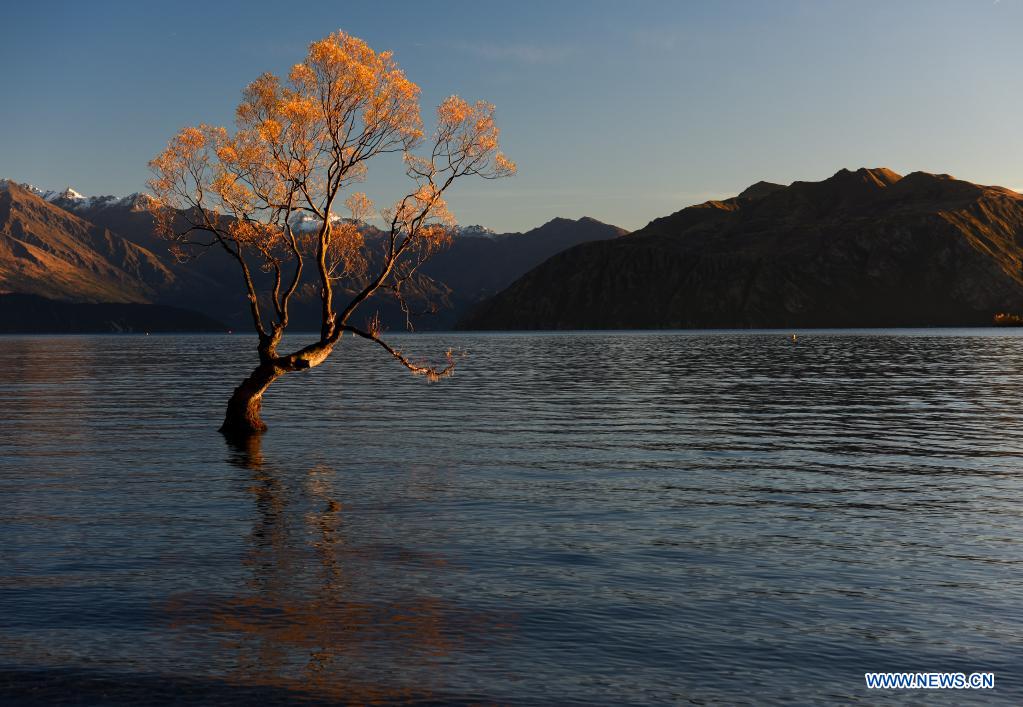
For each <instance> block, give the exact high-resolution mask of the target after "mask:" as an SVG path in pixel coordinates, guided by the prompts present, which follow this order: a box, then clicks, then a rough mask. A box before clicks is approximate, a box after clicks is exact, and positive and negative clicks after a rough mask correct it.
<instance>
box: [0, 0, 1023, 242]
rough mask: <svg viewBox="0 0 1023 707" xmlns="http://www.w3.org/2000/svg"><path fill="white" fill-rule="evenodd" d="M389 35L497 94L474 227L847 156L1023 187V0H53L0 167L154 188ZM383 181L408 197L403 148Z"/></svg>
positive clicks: (30, 31) (649, 208)
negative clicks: (293, 87) (494, 139)
mask: <svg viewBox="0 0 1023 707" xmlns="http://www.w3.org/2000/svg"><path fill="white" fill-rule="evenodd" d="M339 28H340V29H344V30H345V31H347V32H349V33H351V34H355V35H357V36H360V37H362V38H363V39H365V40H366V41H367V42H369V43H370V45H371V46H373V47H374V48H375V49H378V50H379V49H391V50H393V51H394V52H395V55H396V57H397V59H398V61H399V62H400V63H401V64H402V66H403V67H404V69H405V71H406V73H407V74H408V75H409V77H410V78H411V79H412V80H414V81H416V82H417V83H419V84H420V86H421V87H422V88H423V108H424V115H428V114H429V112H430V111H431V109H432V107H433V106H434V105H435V104H436V103H437V102H438V101H439V100H441V99H442V98H443V97H445V96H447V95H449V94H451V93H457V94H459V95H461V96H463V97H465V98H469V99H476V98H485V99H487V100H490V101H492V102H493V103H495V104H496V105H497V109H498V119H499V122H500V124H501V126H502V144H503V147H504V149H505V151H506V152H507V153H508V155H509V156H510V157H511V158H512V159H514V160H516V161H517V162H518V164H519V169H520V171H519V174H518V175H517V176H516V177H514V178H512V179H508V180H500V181H496V182H483V181H477V182H467V183H463V184H461V185H459V186H458V187H457V189H458V190H457V192H456V193H455V194H454V195H453V197H452V199H451V202H452V207H453V209H454V211H455V214H456V216H457V217H458V219H459V221H460V222H462V223H466V224H468V223H482V224H485V225H489V226H491V227H493V228H496V229H497V230H500V231H511V230H524V229H528V228H531V227H533V226H536V225H539V224H541V223H543V222H545V221H547V220H549V219H550V218H553V217H555V216H565V217H571V218H576V217H579V216H583V215H589V216H593V217H595V218H599V219H601V220H603V221H607V222H611V223H615V224H618V225H621V226H624V227H626V228H637V227H640V226H642V225H643V224H645V223H646V222H648V221H649V220H651V219H653V218H656V217H658V216H662V215H665V214H667V213H670V212H673V211H676V210H678V209H680V208H682V207H684V206H686V205H689V204H693V203H697V202H700V201H704V200H706V199H708V198H718V197H725V196H730V195H734V194H735V193H737V192H739V191H740V190H741V189H743V188H744V187H746V186H747V185H749V184H751V183H753V182H755V181H758V180H760V179H766V180H770V181H776V182H783V183H788V182H790V181H793V180H796V179H821V178H824V177H827V176H829V175H830V174H832V173H834V172H835V171H837V170H838V169H839V168H841V167H849V168H856V167H861V166H868V167H877V166H886V167H890V168H892V169H894V170H896V171H897V172H900V173H907V172H910V171H914V170H918V169H922V170H926V171H932V172H947V173H950V174H953V175H956V176H958V177H961V178H963V179H969V180H970V181H975V182H979V183H984V184H1000V185H1004V186H1010V187H1014V188H1020V189H1023V129H1021V126H1023V79H1021V75H1023V74H1021V70H1023V40H1021V39H1020V38H1021V37H1023V0H998V1H992V0H958V1H942V0H931V1H922V2H909V1H905V2H893V1H876V2H875V1H870V0H862V1H859V2H837V1H836V2H830V1H828V0H819V1H815V2H810V1H806V2H801V1H787V0H777V1H771V2H766V1H763V0H757V1H753V2H733V1H729V0H721V1H719V2H710V1H709V0H708V1H707V2H683V1H681V0H679V1H667V2H653V1H650V2H643V1H638V2H628V3H627V2H620V1H618V2H601V1H592V2H582V1H580V2H568V1H565V2H526V1H518V2H502V3H497V2H485V1H479V2H457V1H455V2H437V3H405V2H358V1H349V2H341V1H335V2H316V1H313V0H310V1H306V2H300V3H283V2H272V3H271V2H258V1H250V2H237V3H235V2H215V1H213V0H207V1H206V2H174V3H140V2H137V0H136V1H135V2H130V3H129V2H124V3H121V2H102V1H97V2H81V1H80V0H78V1H77V2H69V3H63V2H48V3H17V4H8V6H6V7H5V8H4V10H3V20H2V23H0V65H2V66H3V67H4V77H5V78H4V82H3V96H2V98H0V176H5V177H10V178H13V179H16V180H19V181H28V182H32V183H34V184H36V185H38V186H41V187H46V188H62V187H64V186H67V185H69V184H70V185H72V186H74V187H75V188H76V189H78V190H79V191H81V192H84V193H87V194H105V193H113V194H125V193H129V192H132V191H138V190H140V189H141V188H142V185H143V183H144V181H145V179H146V178H147V177H148V170H147V168H146V163H147V161H148V160H149V159H150V158H151V157H152V156H153V155H154V154H156V153H157V152H158V151H159V150H160V149H161V148H162V146H163V145H164V144H165V143H166V141H167V138H168V137H169V136H170V135H171V134H172V133H173V132H175V131H176V130H177V129H178V128H180V127H182V126H184V125H190V124H195V123H199V122H208V123H214V124H224V125H230V124H231V122H232V120H233V110H234V107H235V105H236V104H237V102H238V99H239V96H240V91H241V89H242V87H243V86H244V85H245V84H246V83H248V82H249V81H251V80H252V79H253V78H255V77H256V76H257V75H259V74H260V73H261V72H263V71H267V70H269V71H274V72H278V73H281V72H286V71H287V69H288V67H290V66H291V65H292V64H294V63H296V62H298V61H300V60H301V59H302V57H303V55H304V52H305V48H306V46H307V45H308V43H309V42H310V41H313V40H315V39H319V38H321V37H323V36H325V35H327V34H329V33H330V32H331V31H333V30H336V29H339ZM376 170H377V171H376V172H375V173H374V174H373V175H372V176H371V179H370V180H369V182H368V183H367V184H366V185H365V190H366V191H367V192H369V194H370V196H371V197H373V198H374V199H375V200H376V201H377V202H378V203H380V204H385V203H388V202H390V201H392V200H393V199H394V198H395V197H396V196H398V190H400V189H401V188H402V187H403V186H404V184H403V182H402V177H401V174H400V170H399V169H398V165H397V164H395V163H393V162H382V163H381V164H379V165H377V166H376Z"/></svg>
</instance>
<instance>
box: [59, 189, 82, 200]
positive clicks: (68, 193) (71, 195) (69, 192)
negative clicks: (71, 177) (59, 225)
mask: <svg viewBox="0 0 1023 707" xmlns="http://www.w3.org/2000/svg"><path fill="white" fill-rule="evenodd" d="M84 198H85V196H84V195H82V194H79V193H78V192H76V191H75V190H74V189H72V188H71V187H68V188H67V189H65V190H64V191H62V192H61V193H60V194H57V196H55V197H54V199H53V200H54V201H56V200H57V199H74V200H75V201H78V200H80V199H84Z"/></svg>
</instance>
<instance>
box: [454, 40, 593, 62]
mask: <svg viewBox="0 0 1023 707" xmlns="http://www.w3.org/2000/svg"><path fill="white" fill-rule="evenodd" d="M448 46H449V47H451V48H452V49H454V50H456V51H459V52H463V53H465V54H471V55H472V56H475V57H478V58H480V59H486V60H488V61H511V62H515V63H518V64H556V63H558V62H561V61H564V60H565V59H567V58H568V57H570V56H572V54H574V53H575V48H574V47H572V46H569V45H561V44H559V45H540V44H527V43H520V42H449V43H448Z"/></svg>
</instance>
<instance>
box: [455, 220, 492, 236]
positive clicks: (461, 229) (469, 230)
mask: <svg viewBox="0 0 1023 707" xmlns="http://www.w3.org/2000/svg"><path fill="white" fill-rule="evenodd" d="M455 233H456V234H457V235H459V236H481V237H485V238H491V237H493V236H495V235H497V234H496V233H495V232H494V229H492V228H487V227H486V226H481V225H479V224H478V223H477V224H473V225H472V226H455Z"/></svg>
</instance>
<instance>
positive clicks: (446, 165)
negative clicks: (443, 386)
mask: <svg viewBox="0 0 1023 707" xmlns="http://www.w3.org/2000/svg"><path fill="white" fill-rule="evenodd" d="M418 99H419V87H418V86H416V84H414V83H412V82H411V81H409V80H408V79H407V78H406V77H405V74H404V72H403V71H402V70H401V69H400V68H398V65H397V64H396V63H395V61H394V59H393V58H392V56H391V54H390V52H381V53H377V52H375V51H373V50H372V49H371V48H370V47H369V46H367V45H366V43H365V42H363V41H362V40H360V39H358V38H356V37H352V36H349V35H347V34H345V33H343V32H338V33H335V34H331V35H330V36H329V37H327V38H325V39H323V40H320V41H318V42H314V43H313V44H311V45H310V47H309V53H308V55H307V56H306V59H305V61H303V62H302V63H301V64H296V65H295V66H294V67H293V68H292V70H291V72H290V74H289V76H288V78H287V80H286V81H282V80H281V79H279V78H278V77H276V76H274V75H273V74H269V73H268V74H263V75H262V76H260V77H259V78H258V79H256V80H255V81H254V82H253V83H252V84H250V85H249V86H248V87H247V88H246V89H245V92H244V95H243V100H242V102H241V104H240V105H239V106H238V110H237V116H236V119H237V120H236V122H237V130H236V131H235V132H234V133H233V134H231V133H229V132H228V131H227V130H225V129H224V128H219V127H212V126H209V125H200V126H198V127H190V128H185V129H184V130H182V131H181V132H179V133H178V134H177V135H175V136H174V137H173V138H172V139H171V141H170V143H169V144H168V146H167V149H166V150H164V151H163V152H162V153H161V154H160V155H158V156H157V157H156V158H155V159H154V160H153V161H152V162H151V163H150V167H151V169H152V171H153V174H154V177H153V178H152V179H151V180H150V182H149V186H150V188H151V189H152V190H153V193H154V195H155V199H154V200H153V201H152V207H151V208H152V211H153V215H154V217H155V221H156V227H157V231H158V233H159V234H160V235H162V236H163V237H165V238H167V239H169V240H170V241H171V242H172V245H171V249H172V251H173V252H175V254H176V255H178V256H179V257H181V258H188V257H194V256H195V255H197V254H199V253H202V252H204V251H206V250H209V249H215V250H223V251H225V252H226V254H227V257H230V258H233V259H234V260H235V261H236V262H237V264H238V268H239V273H240V277H239V283H240V285H241V286H242V287H244V290H245V295H246V297H247V298H248V303H249V309H250V310H251V314H252V323H253V325H254V327H255V330H256V333H257V334H258V335H259V343H258V346H257V351H258V353H259V365H258V366H257V367H256V368H255V370H253V371H252V374H251V375H249V377H248V378H246V379H245V380H244V381H242V383H241V385H239V386H238V387H237V388H236V389H235V390H234V393H233V394H232V395H231V398H230V400H229V401H228V404H227V414H226V416H225V418H224V424H223V426H222V427H221V431H222V432H224V433H225V434H229V435H233V436H239V435H240V436H244V435H251V434H254V433H258V432H262V431H263V430H265V429H266V425H265V424H264V423H263V421H262V419H261V418H260V408H261V402H262V396H263V393H264V392H265V391H266V390H267V388H268V387H269V386H270V384H271V383H273V382H274V381H275V380H277V379H278V378H280V377H281V376H283V375H284V374H286V373H291V372H294V371H304V370H307V369H310V368H313V367H315V366H318V365H320V364H321V363H323V361H324V360H326V358H327V357H328V356H330V354H331V353H332V352H333V350H334V348H335V346H337V344H338V342H339V341H340V339H341V336H342V335H343V334H344V333H345V332H351V333H352V334H353V335H356V336H360V337H362V338H364V339H368V340H370V341H372V342H375V343H377V344H379V345H380V346H381V347H382V348H383V349H384V350H385V351H387V353H388V354H390V355H391V356H393V357H394V358H395V359H397V360H398V361H399V362H400V363H401V364H403V365H404V366H405V367H406V368H408V369H409V370H410V371H412V372H413V373H416V374H420V375H425V376H427V377H429V378H430V379H437V378H440V377H443V376H446V375H449V374H450V373H451V371H452V367H453V365H454V362H453V359H452V357H451V353H450V352H448V353H447V360H446V363H445V364H444V365H443V366H432V365H428V364H423V363H416V362H414V361H412V360H410V359H408V358H407V357H406V356H404V355H403V354H402V353H401V352H399V351H398V350H396V349H394V348H393V347H392V346H390V345H389V344H388V343H386V342H385V341H384V340H383V339H381V337H380V327H379V325H378V324H377V323H375V322H377V321H378V319H377V318H376V317H374V318H373V319H371V320H370V321H369V324H368V325H367V326H365V327H361V328H360V327H359V326H355V325H353V324H351V323H350V322H351V321H352V317H353V315H354V314H355V313H356V311H357V310H358V309H359V307H360V306H361V305H364V304H365V303H366V302H367V300H369V299H370V298H371V297H373V296H374V295H375V294H378V293H385V294H389V295H391V296H393V297H395V298H396V300H397V302H398V303H399V304H400V305H401V307H402V309H403V311H404V312H405V314H406V316H407V315H408V314H409V307H408V304H407V303H406V300H405V296H404V294H403V292H404V291H403V286H405V285H410V286H413V285H414V282H415V280H414V278H417V277H419V276H418V274H417V272H418V269H419V267H420V266H421V265H422V264H423V263H424V262H425V261H426V260H427V259H428V258H430V256H431V255H432V254H434V253H436V252H437V251H438V250H439V249H441V248H443V247H444V246H446V245H447V244H448V243H450V240H451V238H452V226H453V223H454V222H453V219H452V217H451V214H450V213H449V212H448V209H447V207H446V205H445V201H444V193H445V191H447V189H448V187H450V186H451V185H452V183H454V181H455V180H457V179H459V178H460V177H467V176H469V177H472V176H475V177H483V178H485V179H494V178H497V177H504V176H509V175H511V174H513V173H514V172H515V165H514V163H512V162H510V161H508V160H507V159H505V157H504V156H503V155H502V154H501V153H500V152H499V151H498V129H497V126H496V124H495V123H494V116H493V113H494V107H493V106H492V105H491V104H489V103H485V102H482V101H481V102H477V103H475V104H470V103H468V102H466V101H464V100H462V99H461V98H458V97H457V96H452V97H450V98H448V99H446V100H445V101H444V102H443V103H441V105H440V106H439V107H438V109H437V127H436V130H435V132H434V134H433V136H432V139H429V140H426V139H424V135H423V125H422V120H421V118H420V114H419V100H418ZM395 152H400V153H402V156H403V157H404V164H405V171H406V173H407V175H408V177H409V178H410V179H411V182H410V188H409V190H408V193H407V194H405V195H404V196H402V197H401V198H399V199H398V200H397V201H396V202H395V203H394V205H393V206H391V207H390V208H387V209H384V210H382V211H381V212H380V216H381V217H382V219H383V221H384V223H385V224H386V225H385V227H384V228H383V229H382V230H381V231H380V232H379V234H377V236H376V237H373V238H370V239H367V238H366V237H364V233H363V229H361V228H360V223H362V221H363V219H366V218H369V217H370V216H371V215H372V213H373V205H372V204H371V203H370V201H369V199H368V198H367V197H366V195H365V194H362V193H358V192H352V191H351V187H352V185H353V184H356V183H358V182H360V181H362V180H363V179H364V178H365V175H366V169H367V164H368V162H369V161H370V160H372V159H373V158H374V157H377V156H379V155H383V154H385V153H395ZM342 203H343V204H344V208H346V209H347V213H348V215H349V216H350V218H347V219H344V218H341V217H340V216H339V215H338V214H336V210H337V209H339V208H340V205H341V204H342ZM310 222H311V223H314V224H316V228H315V230H313V231H309V230H308V229H302V228H298V224H299V223H306V224H307V223H310ZM310 271H312V273H311V275H310ZM309 283H311V286H312V288H313V289H314V290H318V294H319V303H318V304H319V307H318V308H319V311H320V335H319V338H318V340H316V341H315V342H313V343H311V344H309V345H307V346H305V347H303V348H300V349H298V350H296V351H293V352H291V353H281V352H280V351H278V346H279V344H280V342H281V338H282V336H283V335H284V332H285V330H286V329H287V327H288V323H289V305H290V304H291V303H292V299H293V298H294V296H295V294H296V293H297V292H300V291H301V290H302V289H303V288H308V287H309ZM406 289H408V288H406ZM336 292H344V293H346V294H345V296H344V298H342V301H336V300H335V293H336Z"/></svg>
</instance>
